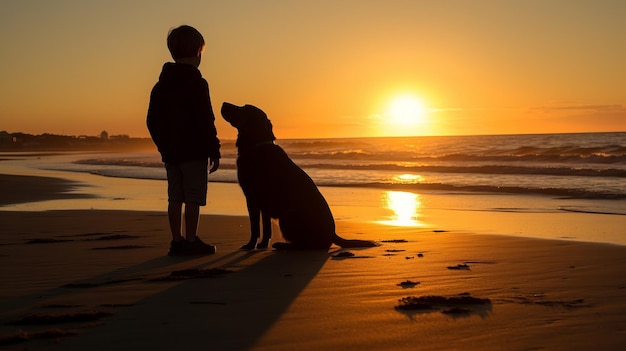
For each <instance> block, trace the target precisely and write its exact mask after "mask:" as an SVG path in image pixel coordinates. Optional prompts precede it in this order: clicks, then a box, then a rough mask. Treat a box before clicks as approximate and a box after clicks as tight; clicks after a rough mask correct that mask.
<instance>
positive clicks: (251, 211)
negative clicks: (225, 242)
mask: <svg viewBox="0 0 626 351" xmlns="http://www.w3.org/2000/svg"><path fill="white" fill-rule="evenodd" d="M246 200H247V201H246V205H247V207H248V217H249V218H250V241H248V243H247V244H245V245H243V246H242V247H241V249H242V250H254V248H255V247H256V242H257V240H258V239H259V236H261V224H260V221H261V208H260V206H258V205H257V204H256V202H254V201H251V200H249V199H246Z"/></svg>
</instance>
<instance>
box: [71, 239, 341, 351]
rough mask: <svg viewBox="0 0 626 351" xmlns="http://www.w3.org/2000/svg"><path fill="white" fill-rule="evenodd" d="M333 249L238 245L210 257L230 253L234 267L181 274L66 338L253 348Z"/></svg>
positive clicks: (116, 344)
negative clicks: (84, 332) (205, 274)
mask: <svg viewBox="0 0 626 351" xmlns="http://www.w3.org/2000/svg"><path fill="white" fill-rule="evenodd" d="M258 255H263V257H261V258H259V257H258ZM329 257H330V254H329V253H328V252H327V251H297V252H296V251H294V252H277V251H266V252H242V251H239V252H234V253H232V254H229V255H227V256H224V257H221V258H220V259H218V260H214V261H211V262H208V263H206V264H204V266H209V265H210V266H215V264H214V263H215V262H216V261H223V260H224V259H226V260H227V262H225V263H223V264H221V266H222V267H225V268H227V269H228V268H229V267H234V272H233V273H228V274H223V275H218V276H215V277H212V278H207V279H189V280H185V281H182V282H180V283H178V284H176V285H174V286H172V287H171V288H169V289H166V290H162V291H159V292H157V293H156V294H154V295H150V296H148V297H146V298H144V299H143V300H140V301H138V302H137V303H136V304H134V305H133V306H130V307H127V308H124V309H120V310H119V311H118V312H117V313H116V314H115V315H114V316H112V317H110V318H107V319H106V321H105V324H104V325H101V326H98V327H96V328H94V329H93V330H90V331H89V334H91V335H89V336H88V337H87V338H81V337H80V336H79V337H76V338H70V339H68V340H66V341H65V342H64V346H67V347H75V346H76V347H78V348H80V347H81V345H82V344H85V345H84V346H89V347H93V346H94V345H102V346H105V345H106V348H107V349H115V348H119V349H127V348H130V347H132V348H133V349H154V348H155V347H158V349H206V350H216V349H217V350H244V349H248V348H250V347H251V346H253V345H254V344H255V343H256V342H257V341H258V340H259V339H260V338H261V337H262V336H263V335H264V334H266V333H267V332H268V331H269V330H270V329H271V328H272V326H273V325H274V324H275V323H276V322H277V321H278V320H279V319H280V317H281V316H282V315H283V314H284V313H285V312H286V311H287V309H288V308H289V306H290V305H291V304H292V303H293V302H294V301H295V300H296V299H297V297H298V296H299V295H300V293H301V292H302V291H303V290H304V288H305V287H306V286H307V285H308V284H309V283H310V282H311V281H312V280H313V279H314V277H315V276H316V275H317V274H318V272H319V270H320V269H321V268H322V266H323V265H324V263H325V262H326V261H327V260H328V258H329ZM256 259H258V261H256V262H254V260H256ZM248 260H250V261H251V263H249V265H246V261H248ZM239 266H243V268H241V269H238V267H239ZM196 268H202V267H196ZM146 284H162V283H158V282H151V283H146ZM136 316H139V317H136ZM78 348H77V349H78Z"/></svg>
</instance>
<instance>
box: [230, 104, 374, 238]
mask: <svg viewBox="0 0 626 351" xmlns="http://www.w3.org/2000/svg"><path fill="white" fill-rule="evenodd" d="M222 117H224V119H225V120H226V121H227V122H228V123H230V124H231V125H232V126H233V127H235V128H237V131H238V132H239V134H238V136H237V144H236V145H237V150H238V152H239V155H238V157H237V177H238V179H239V185H240V186H241V189H242V190H243V193H244V195H245V197H246V202H247V206H248V214H249V216H250V227H251V238H250V242H249V243H248V244H246V245H244V246H242V248H243V249H248V250H252V249H254V246H255V244H256V242H257V239H258V238H259V236H260V228H259V219H260V216H261V214H262V217H263V236H264V238H263V240H262V241H261V244H260V246H261V247H267V245H268V242H269V237H270V233H269V232H268V233H266V230H269V231H271V226H270V225H269V224H270V218H276V219H278V225H279V227H280V230H281V232H282V234H283V237H284V238H285V239H286V240H287V241H288V242H287V243H275V244H274V245H273V247H274V248H275V249H326V250H327V249H328V248H329V247H330V246H331V245H332V244H333V243H334V244H336V245H339V246H341V247H344V248H345V247H372V246H376V244H375V243H374V242H371V241H365V240H346V239H343V238H341V237H339V236H338V235H337V234H336V233H335V220H334V219H333V214H332V213H331V211H330V208H329V207H328V203H326V200H325V199H324V197H323V196H322V194H321V193H320V192H319V190H318V189H317V186H316V185H315V183H313V180H312V179H311V178H310V177H309V176H308V175H307V174H306V173H305V172H304V171H303V170H302V169H301V168H300V167H298V166H297V165H296V164H295V163H294V162H293V161H292V160H291V159H290V158H289V156H288V155H287V153H285V151H284V150H283V149H282V148H281V147H280V146H278V145H276V144H274V140H275V139H276V137H275V136H274V133H273V132H272V123H271V122H270V120H269V119H268V118H267V115H266V114H265V112H263V111H262V110H261V109H259V108H257V107H255V106H252V105H245V106H235V105H233V104H230V103H227V102H225V103H224V104H223V105H222Z"/></svg>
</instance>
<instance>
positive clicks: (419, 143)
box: [65, 133, 626, 199]
mask: <svg viewBox="0 0 626 351" xmlns="http://www.w3.org/2000/svg"><path fill="white" fill-rule="evenodd" d="M276 143H277V144H278V145H280V146H281V147H282V148H283V149H285V151H286V152H287V153H288V154H289V155H290V157H291V158H292V159H293V160H294V161H295V162H296V163H297V164H298V165H299V166H300V167H302V168H303V169H304V170H305V171H306V172H307V173H308V174H309V175H310V176H311V177H312V178H313V180H314V181H315V182H316V184H318V185H319V186H359V187H375V188H390V187H392V188H394V189H397V190H406V191H415V190H418V191H448V192H454V191H456V192H481V193H516V194H545V195H551V196H561V197H576V198H587V199H625V198H626V133H586V134H540V135H490V136H453V137H399V138H350V139H291V140H277V141H276ZM222 155H223V158H222V160H221V169H220V170H219V171H218V172H217V173H215V174H213V175H211V181H215V182H232V183H236V182H237V177H236V171H235V160H236V157H237V150H236V148H235V146H234V142H233V141H225V142H223V146H222ZM65 166H68V165H65ZM69 168H72V169H74V170H81V171H88V172H92V173H95V174H101V175H103V176H112V177H128V178H147V179H165V173H164V172H163V169H162V164H161V162H160V158H159V156H158V155H157V154H156V153H153V154H123V155H101V156H99V157H96V158H85V159H80V160H77V161H76V163H75V164H73V165H71V166H70V167H69Z"/></svg>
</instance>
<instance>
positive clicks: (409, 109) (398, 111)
mask: <svg viewBox="0 0 626 351" xmlns="http://www.w3.org/2000/svg"><path fill="white" fill-rule="evenodd" d="M387 112H388V117H389V119H390V122H392V123H394V124H398V125H401V126H412V125H416V124H421V123H423V122H424V119H425V115H426V106H425V105H424V103H423V102H422V101H420V100H419V99H418V98H416V97H413V96H410V95H403V96H398V97H396V98H395V99H393V100H392V101H391V103H390V104H389V108H388V110H387Z"/></svg>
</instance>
